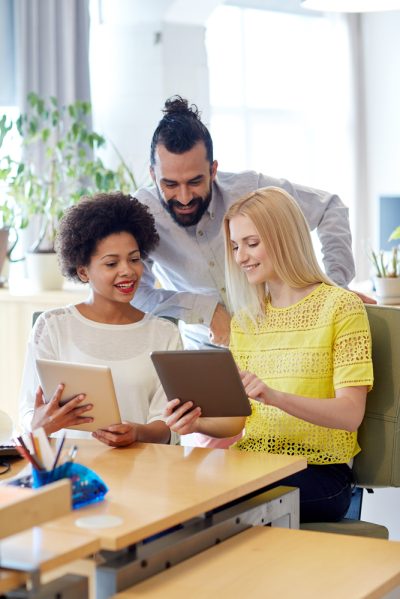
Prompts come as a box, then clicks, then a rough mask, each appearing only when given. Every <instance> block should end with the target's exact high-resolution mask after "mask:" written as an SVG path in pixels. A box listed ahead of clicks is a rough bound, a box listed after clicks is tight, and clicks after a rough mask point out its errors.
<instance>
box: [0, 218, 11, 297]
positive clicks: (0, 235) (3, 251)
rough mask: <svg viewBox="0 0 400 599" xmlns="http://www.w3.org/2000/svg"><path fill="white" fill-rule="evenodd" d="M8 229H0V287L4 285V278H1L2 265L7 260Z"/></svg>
mask: <svg viewBox="0 0 400 599" xmlns="http://www.w3.org/2000/svg"><path fill="white" fill-rule="evenodd" d="M8 231H9V230H8V228H7V227H4V228H3V229H0V287H2V285H3V284H4V281H5V276H2V272H3V267H4V263H5V261H6V259H7V251H8Z"/></svg>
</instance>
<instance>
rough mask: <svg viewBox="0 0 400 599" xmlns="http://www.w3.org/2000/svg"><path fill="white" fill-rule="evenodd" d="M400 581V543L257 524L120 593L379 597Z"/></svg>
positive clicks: (124, 596)
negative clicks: (259, 525) (221, 543)
mask: <svg viewBox="0 0 400 599" xmlns="http://www.w3.org/2000/svg"><path fill="white" fill-rule="evenodd" d="M399 585H400V543H397V542H394V541H386V540H380V539H367V538H362V537H349V536H346V537H345V536H342V535H336V534H326V533H319V532H309V531H303V530H289V529H284V528H269V527H265V528H263V527H258V526H257V527H254V528H251V529H249V530H246V531H244V532H242V533H240V534H239V535H236V536H235V537H233V538H231V539H228V540H227V541H224V543H223V545H218V546H216V547H212V548H211V549H208V550H207V551H203V552H202V553H200V554H199V555H196V556H195V557H193V558H190V559H188V560H186V561H184V562H182V563H180V564H178V565H177V566H174V567H173V568H171V569H169V570H166V571H164V572H162V573H161V574H158V575H157V576H153V577H152V578H149V579H148V580H146V581H144V582H141V583H139V584H137V585H135V586H134V587H132V588H131V589H130V590H127V591H125V592H122V593H119V594H117V595H115V596H114V599H134V598H135V597H141V598H142V599H144V598H146V597H149V598H151V599H165V597H174V599H187V598H188V597H190V598H191V599H210V598H211V597H230V598H231V599H236V598H243V597H251V599H258V598H260V599H265V598H275V597H280V598H281V599H292V598H293V597H295V598H296V599H321V598H323V599H338V597H340V599H355V597H358V598H361V597H364V598H366V597H369V598H371V599H376V598H377V597H384V596H385V595H386V594H387V593H389V592H390V591H392V590H393V589H395V588H396V587H398V586H399ZM396 596H398V595H396Z"/></svg>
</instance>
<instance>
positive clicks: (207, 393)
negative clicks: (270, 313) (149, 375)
mask: <svg viewBox="0 0 400 599" xmlns="http://www.w3.org/2000/svg"><path fill="white" fill-rule="evenodd" d="M150 357H151V359H152V361H153V364H154V366H155V369H156V371H157V374H158V376H159V378H160V381H161V384H162V386H163V388H164V391H165V394H166V396H167V398H168V400H171V399H175V398H176V397H177V398H179V399H180V400H181V401H182V403H183V402H185V401H193V403H194V404H195V405H196V406H200V407H201V412H202V416H213V417H214V416H249V415H250V414H251V406H250V402H249V399H248V397H247V395H246V392H245V390H244V387H243V384H242V380H241V378H240V375H239V371H238V369H237V366H236V364H235V361H234V359H233V356H232V354H231V352H230V351H229V350H228V349H210V350H208V349H205V350H202V349H199V350H179V351H154V352H151V354H150Z"/></svg>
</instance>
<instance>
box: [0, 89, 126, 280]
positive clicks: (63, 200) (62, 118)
mask: <svg viewBox="0 0 400 599" xmlns="http://www.w3.org/2000/svg"><path fill="white" fill-rule="evenodd" d="M27 100H28V110H27V112H25V113H23V114H21V115H20V116H19V117H18V118H17V119H16V120H15V121H9V122H8V121H7V119H6V116H5V115H3V116H2V117H1V118H0V149H1V147H2V145H3V143H4V141H5V140H6V139H7V138H9V137H14V139H16V140H18V144H19V147H20V156H19V157H18V158H16V157H14V156H11V155H10V154H7V155H3V156H2V157H1V158H0V185H2V187H3V188H4V189H5V194H6V198H7V210H8V214H12V219H13V226H15V227H17V229H26V228H27V227H28V225H29V226H30V228H32V227H33V226H34V225H36V228H37V230H38V234H37V236H36V239H35V241H34V243H33V244H32V245H31V247H30V248H29V251H28V252H27V254H26V256H27V259H29V262H30V263H31V266H32V262H33V261H34V259H35V258H37V257H38V256H40V257H41V259H42V260H43V258H44V257H46V256H47V262H48V261H49V259H51V260H52V261H54V260H55V253H54V240H55V235H56V231H57V225H58V222H59V220H60V218H61V217H62V215H63V213H64V211H65V209H66V208H67V207H68V206H70V205H71V204H73V203H75V202H77V201H78V200H79V198H80V197H81V196H82V195H84V194H91V193H95V192H98V191H104V192H107V191H112V190H121V191H123V192H125V193H128V192H132V191H133V190H135V189H136V188H137V184H136V181H135V178H134V176H133V174H132V172H131V170H130V169H129V168H128V166H127V164H126V162H125V161H124V160H123V159H122V157H121V155H120V154H119V153H118V151H117V150H116V148H114V150H115V151H116V153H117V157H118V160H119V164H118V166H117V168H116V169H110V168H107V167H106V166H105V164H104V163H103V161H102V160H101V158H100V157H99V154H98V152H99V149H100V148H103V147H104V146H105V145H106V140H105V138H104V137H103V136H102V135H100V134H98V133H96V132H94V131H92V130H91V129H90V128H89V126H88V123H87V121H88V116H89V115H90V112H91V105H90V103H89V102H84V101H76V102H74V103H73V104H69V105H65V106H64V105H60V104H59V102H58V100H57V99H56V98H54V97H51V98H50V99H49V101H45V100H44V99H42V98H40V97H39V96H38V95H37V94H35V93H30V94H28V97H27ZM45 272H46V273H48V272H49V265H48V264H47V265H46V266H45ZM59 277H60V275H59ZM59 282H62V279H61V280H60V279H59ZM50 285H52V286H54V285H55V284H54V283H50Z"/></svg>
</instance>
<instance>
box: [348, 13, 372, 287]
mask: <svg viewBox="0 0 400 599" xmlns="http://www.w3.org/2000/svg"><path fill="white" fill-rule="evenodd" d="M346 18H347V22H348V27H349V32H350V35H349V39H350V43H351V60H352V82H353V89H352V93H353V131H354V136H353V139H354V147H353V150H354V169H355V176H354V180H355V190H354V201H353V218H352V225H353V231H352V232H353V251H354V256H355V262H356V273H357V276H356V278H357V280H364V279H368V276H369V270H370V266H369V263H368V260H367V257H366V256H367V248H366V245H367V243H368V239H369V230H370V222H371V218H372V217H371V209H370V206H369V202H368V198H369V193H368V190H369V178H368V161H367V115H366V90H365V56H364V51H363V35H362V16H361V15H360V14H351V15H347V17H346Z"/></svg>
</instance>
